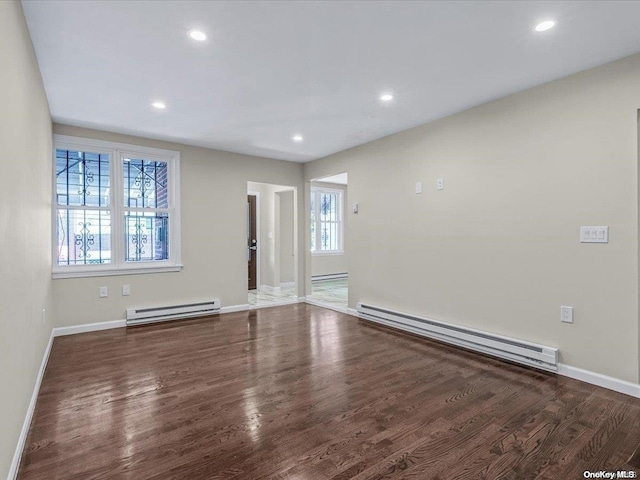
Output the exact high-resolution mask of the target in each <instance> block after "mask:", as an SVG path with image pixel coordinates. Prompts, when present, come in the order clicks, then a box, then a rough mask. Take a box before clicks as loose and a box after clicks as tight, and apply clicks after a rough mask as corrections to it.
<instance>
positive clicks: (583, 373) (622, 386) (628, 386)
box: [558, 363, 640, 398]
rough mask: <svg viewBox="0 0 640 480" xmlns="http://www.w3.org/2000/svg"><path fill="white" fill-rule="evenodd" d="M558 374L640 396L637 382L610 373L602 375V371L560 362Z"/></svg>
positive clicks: (639, 386) (639, 387)
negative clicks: (610, 375)
mask: <svg viewBox="0 0 640 480" xmlns="http://www.w3.org/2000/svg"><path fill="white" fill-rule="evenodd" d="M558 375H562V376H563V377H569V378H573V379H575V380H580V381H582V382H586V383H590V384H591V385H597V386H599V387H603V388H606V389H608V390H613V391H614V392H620V393H624V394H626V395H631V396H632V397H636V398H640V385H639V384H637V383H632V382H627V381H626V380H620V379H619V378H614V377H609V376H608V375H602V374H601V373H596V372H592V371H590V370H583V369H582V368H578V367H572V366H570V365H565V364H564V363H559V364H558Z"/></svg>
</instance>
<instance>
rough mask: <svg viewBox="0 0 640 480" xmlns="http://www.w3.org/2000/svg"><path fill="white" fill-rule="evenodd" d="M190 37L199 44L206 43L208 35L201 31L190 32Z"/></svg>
mask: <svg viewBox="0 0 640 480" xmlns="http://www.w3.org/2000/svg"><path fill="white" fill-rule="evenodd" d="M189 36H190V37H191V38H193V39H194V40H196V41H198V42H204V41H205V40H206V39H207V34H206V33H204V32H201V31H200V30H190V31H189Z"/></svg>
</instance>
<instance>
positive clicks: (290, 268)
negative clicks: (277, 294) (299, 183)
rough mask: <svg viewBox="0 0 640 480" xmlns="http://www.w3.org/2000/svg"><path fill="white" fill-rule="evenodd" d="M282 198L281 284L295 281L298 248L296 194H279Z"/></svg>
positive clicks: (290, 192) (289, 192)
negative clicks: (295, 226)
mask: <svg viewBox="0 0 640 480" xmlns="http://www.w3.org/2000/svg"><path fill="white" fill-rule="evenodd" d="M277 195H278V197H279V198H280V283H281V284H282V283H292V282H294V281H295V260H296V248H295V244H294V240H295V238H296V232H295V228H294V221H293V218H294V217H293V216H294V208H293V207H294V205H293V201H294V198H293V197H294V194H293V191H292V190H289V191H287V192H278V193H277Z"/></svg>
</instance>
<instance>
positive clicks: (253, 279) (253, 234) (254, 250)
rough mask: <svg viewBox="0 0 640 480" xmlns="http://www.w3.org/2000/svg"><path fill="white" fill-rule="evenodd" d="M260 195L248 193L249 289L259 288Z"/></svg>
mask: <svg viewBox="0 0 640 480" xmlns="http://www.w3.org/2000/svg"><path fill="white" fill-rule="evenodd" d="M257 214H258V195H256V194H255V193H254V194H249V195H247V247H248V248H247V260H248V263H249V272H248V284H249V285H248V287H249V290H255V289H257V288H258V219H257Z"/></svg>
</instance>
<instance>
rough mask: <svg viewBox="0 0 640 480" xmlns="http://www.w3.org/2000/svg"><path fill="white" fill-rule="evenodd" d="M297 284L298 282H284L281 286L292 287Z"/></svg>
mask: <svg viewBox="0 0 640 480" xmlns="http://www.w3.org/2000/svg"><path fill="white" fill-rule="evenodd" d="M295 286H296V282H282V283H281V284H280V288H290V287H295Z"/></svg>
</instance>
